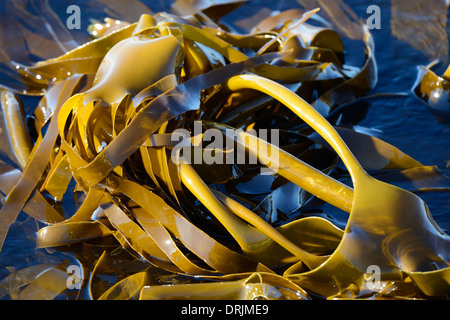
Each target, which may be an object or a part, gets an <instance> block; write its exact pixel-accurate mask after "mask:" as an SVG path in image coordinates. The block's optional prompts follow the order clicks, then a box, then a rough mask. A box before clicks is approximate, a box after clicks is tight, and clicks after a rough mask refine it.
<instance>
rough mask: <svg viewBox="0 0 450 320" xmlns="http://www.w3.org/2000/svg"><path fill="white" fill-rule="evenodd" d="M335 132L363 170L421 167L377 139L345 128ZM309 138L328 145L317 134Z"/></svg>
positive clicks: (394, 148)
mask: <svg viewBox="0 0 450 320" xmlns="http://www.w3.org/2000/svg"><path fill="white" fill-rule="evenodd" d="M336 131H337V132H338V133H339V135H340V136H341V137H342V140H344V142H345V143H346V145H347V146H348V147H349V149H350V150H351V151H352V153H353V154H354V156H355V157H356V159H358V161H359V163H360V164H361V166H362V167H363V168H364V169H365V170H368V171H370V170H388V169H409V168H414V167H419V166H423V165H422V164H421V163H420V162H418V161H417V160H415V159H413V158H412V157H410V156H408V155H407V154H405V153H404V152H402V151H401V150H399V149H398V148H396V147H394V146H393V145H391V144H389V143H387V142H385V141H383V140H381V139H378V138H377V137H374V136H370V135H367V134H364V133H360V132H357V131H355V130H350V129H346V128H336ZM309 137H310V138H311V139H313V140H314V141H317V142H319V143H321V144H323V145H328V143H327V142H326V141H325V140H324V139H323V138H322V137H321V136H319V135H318V134H317V133H313V134H312V135H310V136H309ZM328 146H329V145H328Z"/></svg>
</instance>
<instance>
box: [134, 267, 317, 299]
mask: <svg viewBox="0 0 450 320" xmlns="http://www.w3.org/2000/svg"><path fill="white" fill-rule="evenodd" d="M242 276H245V274H243V275H242ZM219 280H220V279H219ZM308 298H309V297H308V295H307V293H306V292H305V291H304V290H303V289H301V288H300V287H298V286H296V285H294V284H293V283H290V282H289V281H286V280H285V279H283V278H282V277H280V276H277V275H273V274H265V273H253V274H250V275H249V276H247V277H246V278H244V279H242V280H235V281H216V282H205V283H194V284H184V285H170V286H147V287H144V288H143V289H142V291H141V295H140V299H141V300H255V299H265V300H288V299H289V300H290V299H295V300H305V299H308Z"/></svg>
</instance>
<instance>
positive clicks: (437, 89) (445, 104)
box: [414, 66, 450, 122]
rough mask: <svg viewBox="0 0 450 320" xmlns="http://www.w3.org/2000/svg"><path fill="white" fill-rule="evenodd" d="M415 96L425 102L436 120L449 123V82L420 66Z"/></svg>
mask: <svg viewBox="0 0 450 320" xmlns="http://www.w3.org/2000/svg"><path fill="white" fill-rule="evenodd" d="M414 91H415V93H416V95H417V96H418V97H419V98H421V99H422V100H423V101H425V102H426V103H427V104H428V105H429V106H430V107H431V110H432V111H433V113H434V114H435V115H436V117H437V118H438V119H440V120H441V121H443V122H449V121H450V107H449V101H450V80H449V79H446V78H444V76H442V77H440V76H438V75H437V74H436V73H434V72H433V71H431V70H430V69H429V68H427V67H424V66H421V67H420V68H419V76H418V79H417V82H416V84H415V85H414Z"/></svg>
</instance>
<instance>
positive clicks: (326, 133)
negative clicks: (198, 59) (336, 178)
mask: <svg viewBox="0 0 450 320" xmlns="http://www.w3.org/2000/svg"><path fill="white" fill-rule="evenodd" d="M228 86H229V87H230V89H231V90H238V89H242V88H253V89H257V90H261V91H263V92H265V93H267V94H269V95H272V96H275V97H276V98H277V99H280V101H283V103H285V104H286V105H287V106H289V107H290V108H291V109H292V110H293V111H294V112H295V113H296V114H297V115H298V116H299V117H301V118H302V119H303V120H305V122H306V123H308V124H309V125H310V126H311V127H312V128H313V129H315V130H316V131H317V132H318V133H319V134H320V135H321V136H322V137H323V138H324V139H325V140H326V141H327V142H328V143H329V144H330V145H331V146H332V147H333V149H335V151H336V152H337V153H338V154H339V156H340V157H341V159H342V160H343V162H344V164H345V165H346V167H347V169H348V170H349V172H350V175H351V177H352V181H353V187H354V191H355V195H354V198H353V207H352V210H351V212H350V217H349V221H348V223H347V227H346V229H345V234H344V237H343V238H342V241H341V243H340V244H339V246H338V248H337V249H336V251H335V252H334V253H333V254H332V255H331V256H330V258H329V259H328V260H327V261H325V262H324V263H323V264H322V265H321V266H319V267H318V268H316V269H315V270H312V271H310V272H306V273H303V274H299V275H298V278H297V280H298V281H299V283H301V284H302V285H303V286H306V287H309V286H311V287H310V288H311V289H312V290H314V291H316V292H320V290H321V289H320V287H319V286H317V284H316V285H313V284H312V283H313V282H314V281H318V283H319V282H330V281H331V282H334V283H335V284H336V285H335V286H334V287H333V286H332V287H331V288H334V289H332V290H335V291H336V293H337V292H342V291H345V290H346V289H348V288H349V287H350V286H351V284H352V283H357V286H358V287H360V286H361V284H362V279H363V278H362V277H363V274H364V273H365V272H366V270H368V268H369V267H370V266H372V265H376V266H378V267H379V269H380V271H381V272H382V274H384V275H385V276H386V277H387V278H389V277H390V278H398V277H399V276H400V275H401V272H402V271H403V272H405V273H407V274H409V273H410V272H422V273H427V272H434V275H435V277H436V278H438V279H440V285H439V286H435V287H433V289H432V290H429V289H430V288H429V287H421V288H420V289H421V290H423V291H424V293H425V294H427V295H432V296H436V295H442V294H445V292H447V291H448V289H449V282H448V270H449V264H448V261H449V258H450V257H449V253H448V252H449V246H450V237H449V236H448V235H447V234H445V233H444V232H443V231H442V230H441V229H440V228H439V227H438V226H437V225H436V223H435V222H434V220H433V218H432V217H431V215H430V213H429V210H428V207H427V206H426V204H425V203H424V202H423V200H422V199H420V198H419V197H418V196H416V195H414V194H413V193H411V192H409V191H406V190H403V189H400V188H398V187H395V186H392V185H389V184H386V183H384V182H381V181H378V180H376V179H374V178H372V177H370V176H369V175H368V174H367V173H366V172H365V171H364V169H363V168H362V167H361V165H360V164H359V162H358V161H357V160H356V158H355V157H354V155H353V154H352V153H351V151H350V150H349V149H348V147H347V145H346V144H345V143H344V141H343V140H342V139H341V138H340V136H339V135H338V133H337V132H336V131H335V129H334V128H333V127H332V126H331V125H330V124H329V123H328V122H327V121H326V120H325V119H324V118H323V117H322V116H321V115H320V114H319V113H318V112H317V111H316V110H315V109H313V108H312V107H311V106H309V105H308V104H307V103H305V102H304V101H303V100H302V99H301V98H299V97H298V96H296V95H295V94H293V93H291V92H289V91H288V90H286V89H284V87H282V86H280V85H278V84H276V83H274V82H271V81H270V80H268V79H260V78H258V77H257V76H237V77H234V78H232V79H230V80H229V81H228ZM364 239H367V240H369V243H370V246H368V244H367V243H366V242H365V241H364ZM373 244H376V245H373ZM413 244H414V245H413ZM372 245H373V246H372ZM437 252H439V254H436V253H437ZM336 268H342V270H344V272H342V273H339V275H332V276H330V275H331V274H332V270H333V269H336ZM435 270H439V272H436V271H435ZM358 273H359V275H360V276H359V277H358V276H357V275H358ZM293 277H294V278H295V277H296V276H295V275H293ZM303 280H304V282H303ZM326 290H330V287H327V289H326ZM329 294H330V292H327V294H326V295H329Z"/></svg>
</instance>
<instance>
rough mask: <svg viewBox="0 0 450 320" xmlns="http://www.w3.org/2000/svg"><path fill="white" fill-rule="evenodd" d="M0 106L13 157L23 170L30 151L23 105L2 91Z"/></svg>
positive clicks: (12, 95) (14, 96)
mask: <svg viewBox="0 0 450 320" xmlns="http://www.w3.org/2000/svg"><path fill="white" fill-rule="evenodd" d="M1 106H2V111H1V112H2V113H3V115H4V117H5V119H6V126H5V128H7V132H8V135H9V138H10V139H9V140H10V141H11V145H12V149H13V150H14V156H15V157H16V158H17V162H18V163H17V164H18V165H19V167H20V168H21V169H22V170H23V168H25V165H26V163H27V161H28V158H29V157H30V153H31V149H32V144H31V138H30V135H29V133H28V130H27V128H26V123H25V121H26V120H25V111H24V109H23V104H22V102H21V100H20V98H19V97H18V96H16V95H14V94H13V93H12V92H9V91H4V92H2V93H1Z"/></svg>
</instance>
